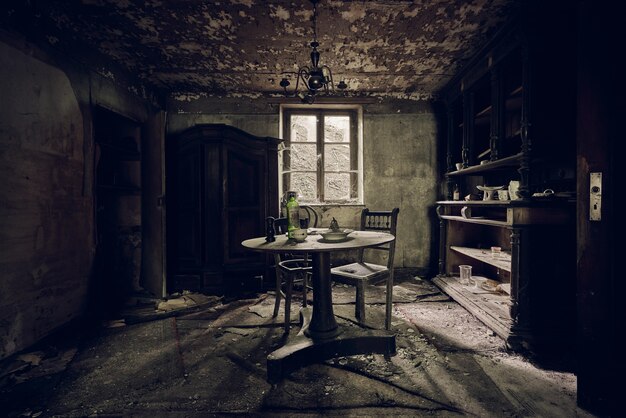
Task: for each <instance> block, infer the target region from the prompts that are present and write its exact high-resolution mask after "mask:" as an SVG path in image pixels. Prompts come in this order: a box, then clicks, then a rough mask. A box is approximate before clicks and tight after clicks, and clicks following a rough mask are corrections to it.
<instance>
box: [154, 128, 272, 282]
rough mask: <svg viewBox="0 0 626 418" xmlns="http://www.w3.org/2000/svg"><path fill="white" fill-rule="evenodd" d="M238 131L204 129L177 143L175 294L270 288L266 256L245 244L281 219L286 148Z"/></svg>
mask: <svg viewBox="0 0 626 418" xmlns="http://www.w3.org/2000/svg"><path fill="white" fill-rule="evenodd" d="M279 142H280V139H277V138H272V137H258V136H254V135H251V134H249V133H247V132H244V131H242V130H240V129H237V128H235V127H232V126H228V125H223V124H202V125H196V126H194V127H192V128H189V129H187V130H185V131H183V132H182V133H180V134H179V135H177V136H175V137H173V138H171V139H170V141H169V148H168V157H169V158H168V170H167V179H168V180H167V191H166V195H167V260H168V287H169V289H168V290H169V291H170V292H174V291H181V290H195V291H203V292H205V293H213V294H225V293H236V292H239V291H242V290H247V289H250V288H257V287H259V286H260V285H262V279H261V276H263V274H264V273H265V269H266V265H267V264H266V256H264V255H262V254H257V253H253V252H250V251H248V250H246V249H244V248H243V247H242V246H241V242H242V241H244V240H245V239H248V238H251V237H257V236H262V235H264V234H265V218H266V217H267V216H276V215H277V214H278V210H279V208H278V160H277V159H278V144H279Z"/></svg>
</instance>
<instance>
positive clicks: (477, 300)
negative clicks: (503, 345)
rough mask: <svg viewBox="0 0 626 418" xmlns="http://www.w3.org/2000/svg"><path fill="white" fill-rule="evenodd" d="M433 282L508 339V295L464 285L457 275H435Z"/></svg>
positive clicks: (509, 315)
mask: <svg viewBox="0 0 626 418" xmlns="http://www.w3.org/2000/svg"><path fill="white" fill-rule="evenodd" d="M473 277H474V278H476V277H480V276H473ZM433 283H435V284H436V285H437V286H439V288H440V289H441V290H442V291H443V292H444V293H446V294H447V295H449V296H450V297H451V298H452V299H454V300H455V301H456V302H457V303H458V304H459V305H461V306H463V307H464V308H465V309H467V310H468V311H469V312H470V313H471V314H472V315H474V316H475V317H476V318H478V319H479V320H480V321H481V322H483V323H484V324H485V325H487V326H488V327H489V328H491V329H492V330H493V331H494V332H495V333H496V334H498V335H499V336H500V337H501V338H502V339H503V340H505V341H506V340H508V338H509V335H510V329H511V326H512V321H511V314H510V313H509V309H510V306H511V298H510V296H509V295H506V294H499V293H494V292H489V291H487V290H482V289H476V288H473V286H464V285H462V284H461V283H459V278H458V277H448V276H437V277H435V278H434V279H433Z"/></svg>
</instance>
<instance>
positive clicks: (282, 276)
mask: <svg viewBox="0 0 626 418" xmlns="http://www.w3.org/2000/svg"><path fill="white" fill-rule="evenodd" d="M274 231H276V234H286V233H287V218H275V219H274ZM274 264H275V270H276V301H275V302H274V314H273V315H272V317H274V318H275V317H277V316H278V310H279V309H280V299H281V298H283V299H285V322H284V328H285V333H289V331H290V328H291V321H290V318H291V297H292V295H293V288H294V285H295V284H296V283H298V282H301V283H302V305H303V306H304V307H306V306H307V290H308V288H309V274H310V273H311V263H310V260H309V259H308V257H306V256H304V257H303V256H301V255H299V256H294V255H293V254H289V253H285V254H278V253H276V254H274Z"/></svg>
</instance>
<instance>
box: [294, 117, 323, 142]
mask: <svg viewBox="0 0 626 418" xmlns="http://www.w3.org/2000/svg"><path fill="white" fill-rule="evenodd" d="M316 140H317V118H316V117H315V115H291V141H292V142H316Z"/></svg>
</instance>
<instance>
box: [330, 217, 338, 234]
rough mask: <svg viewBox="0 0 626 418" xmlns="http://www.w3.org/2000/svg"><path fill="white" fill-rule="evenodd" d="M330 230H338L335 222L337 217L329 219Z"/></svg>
mask: <svg viewBox="0 0 626 418" xmlns="http://www.w3.org/2000/svg"><path fill="white" fill-rule="evenodd" d="M330 230H331V231H333V232H336V231H339V223H338V222H337V219H335V218H334V217H333V220H332V221H330Z"/></svg>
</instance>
